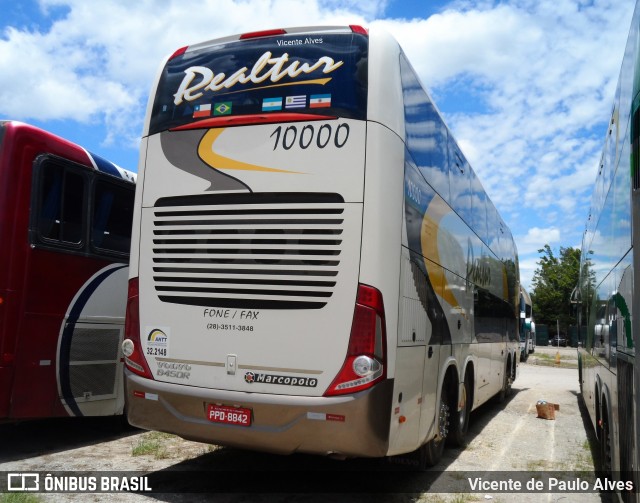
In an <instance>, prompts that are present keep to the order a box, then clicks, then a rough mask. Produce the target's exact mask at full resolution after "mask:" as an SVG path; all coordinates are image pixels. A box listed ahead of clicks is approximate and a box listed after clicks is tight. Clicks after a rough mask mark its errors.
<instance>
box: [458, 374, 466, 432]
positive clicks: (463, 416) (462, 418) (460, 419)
mask: <svg viewBox="0 0 640 503" xmlns="http://www.w3.org/2000/svg"><path fill="white" fill-rule="evenodd" d="M467 398H468V397H467V383H466V382H465V383H464V386H463V387H462V409H461V410H460V414H459V417H458V422H459V424H460V431H462V432H464V429H465V425H466V424H467Z"/></svg>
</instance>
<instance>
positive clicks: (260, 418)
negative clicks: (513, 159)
mask: <svg viewBox="0 0 640 503" xmlns="http://www.w3.org/2000/svg"><path fill="white" fill-rule="evenodd" d="M138 176H139V178H138V180H139V181H138V187H137V188H138V190H137V192H136V208H135V214H134V230H133V234H134V238H133V244H132V261H131V269H130V270H131V275H130V283H129V297H128V308H127V322H126V337H127V340H125V342H124V348H123V349H124V351H125V354H126V355H127V358H126V362H125V363H126V367H127V370H126V385H127V401H128V417H129V420H130V422H131V423H132V424H134V425H136V426H139V427H142V428H147V429H152V430H160V431H165V432H171V433H175V434H178V435H180V436H182V437H184V438H188V439H194V440H198V441H203V442H210V443H215V444H221V445H229V446H238V447H242V448H248V449H255V450H264V451H271V452H279V453H291V452H296V451H298V452H307V453H317V454H325V455H334V456H338V457H352V456H366V457H382V456H390V455H396V454H402V453H407V452H412V451H418V452H419V453H420V455H421V459H422V460H423V461H425V463H427V464H435V463H436V462H437V461H438V459H439V458H440V455H441V454H442V450H443V448H444V443H445V442H444V440H445V439H447V440H450V441H451V442H453V443H457V444H462V443H463V442H464V436H465V433H466V431H467V428H468V422H469V414H470V412H471V411H472V410H473V409H474V408H476V407H478V406H480V405H481V404H483V403H484V402H486V401H487V400H488V399H489V398H491V397H493V396H495V395H499V396H501V395H502V396H504V394H505V393H506V392H507V391H508V390H509V388H510V386H511V382H512V381H513V379H514V378H515V376H516V365H517V360H518V351H519V347H518V328H517V327H518V323H517V321H518V317H519V308H518V296H519V279H518V261H517V254H516V248H515V245H514V242H513V239H512V236H511V234H510V231H509V229H508V228H507V226H506V225H505V223H504V222H503V220H502V219H501V218H500V216H499V214H498V212H497V211H496V209H495V207H494V205H493V204H492V203H491V201H490V199H489V198H488V197H487V195H486V193H485V191H484V190H483V188H482V186H481V184H480V182H479V181H478V179H477V178H476V176H475V174H474V172H473V170H472V169H471V168H470V166H469V164H468V163H467V161H466V160H465V158H464V156H463V155H462V152H461V151H460V149H459V148H458V146H457V145H456V142H455V140H454V139H453V137H452V135H451V133H450V132H449V130H448V129H447V127H446V125H445V124H444V122H443V120H442V118H441V116H440V114H439V112H438V111H437V109H436V107H435V105H434V104H433V102H432V101H431V99H430V98H429V95H428V94H427V92H426V91H425V90H424V88H423V86H422V85H421V84H420V81H419V79H418V78H417V76H416V74H415V72H414V70H413V69H412V68H411V65H410V64H409V62H408V61H407V59H406V57H405V55H404V53H403V52H402V50H401V48H400V47H399V45H398V43H397V42H396V41H395V40H393V38H392V37H391V36H389V35H387V34H385V33H383V32H380V31H376V30H373V29H372V30H371V31H370V32H368V31H366V30H364V29H362V28H360V27H353V26H351V27H321V28H296V29H287V30H273V31H268V32H259V33H249V34H244V35H241V36H234V37H228V38H224V39H219V40H214V41H211V42H206V43H202V44H199V45H195V46H190V47H186V48H183V49H180V50H179V51H176V53H174V54H173V55H172V56H171V57H169V58H168V59H167V60H166V61H165V62H164V64H163V65H162V67H161V70H160V73H159V75H158V78H157V83H156V85H155V87H154V88H153V90H152V93H151V98H150V102H149V107H148V111H147V117H146V124H145V129H144V134H143V138H142V146H141V157H140V166H139V175H138Z"/></svg>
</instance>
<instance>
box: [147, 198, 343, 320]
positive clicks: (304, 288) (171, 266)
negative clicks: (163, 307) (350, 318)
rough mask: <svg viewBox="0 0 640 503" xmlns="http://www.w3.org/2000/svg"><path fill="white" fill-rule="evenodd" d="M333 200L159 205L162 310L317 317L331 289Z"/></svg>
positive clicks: (335, 233)
mask: <svg viewBox="0 0 640 503" xmlns="http://www.w3.org/2000/svg"><path fill="white" fill-rule="evenodd" d="M343 212H344V200H343V198H342V197H341V196H340V195H338V194H326V193H322V194H318V193H311V194H309V193H302V194H299V193H243V194H207V195H198V196H182V197H171V198H163V199H160V200H158V202H157V203H156V206H155V208H154V221H153V247H152V248H153V274H154V276H153V279H154V285H155V289H156V292H157V294H158V297H159V299H160V300H161V301H163V302H171V303H176V304H188V305H195V306H208V307H231V308H243V309H320V308H322V307H324V306H325V305H326V303H327V302H328V299H329V298H330V297H331V295H332V294H333V291H334V287H335V286H336V282H337V279H338V278H337V276H338V266H339V264H340V253H341V245H342V232H343V223H344V219H343Z"/></svg>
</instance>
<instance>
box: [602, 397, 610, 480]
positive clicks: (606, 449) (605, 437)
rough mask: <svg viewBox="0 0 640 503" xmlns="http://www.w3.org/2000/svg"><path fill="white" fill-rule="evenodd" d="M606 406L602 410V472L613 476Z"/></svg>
mask: <svg viewBox="0 0 640 503" xmlns="http://www.w3.org/2000/svg"><path fill="white" fill-rule="evenodd" d="M608 417H609V415H608V413H607V408H606V406H605V407H603V408H602V420H601V427H600V428H601V429H600V458H601V462H602V471H603V472H604V473H605V475H611V465H612V463H611V433H610V430H609V420H608Z"/></svg>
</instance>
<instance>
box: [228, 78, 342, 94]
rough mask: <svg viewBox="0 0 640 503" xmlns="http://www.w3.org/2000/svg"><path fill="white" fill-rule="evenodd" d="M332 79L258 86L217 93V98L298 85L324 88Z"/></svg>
mask: <svg viewBox="0 0 640 503" xmlns="http://www.w3.org/2000/svg"><path fill="white" fill-rule="evenodd" d="M331 79H332V78H331V77H327V78H326V79H312V80H303V81H300V82H285V83H283V84H271V85H268V86H260V87H249V88H247V89H241V90H240V91H229V92H228V93H218V94H217V96H226V95H228V94H236V93H246V92H249V91H262V90H263V89H271V88H274V87H286V86H300V85H303V84H305V85H311V84H313V85H316V86H324V85H325V84H326V83H327V82H329V81H330V80H331Z"/></svg>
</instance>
